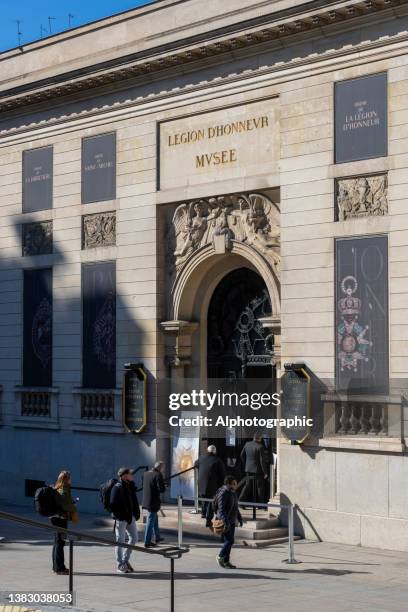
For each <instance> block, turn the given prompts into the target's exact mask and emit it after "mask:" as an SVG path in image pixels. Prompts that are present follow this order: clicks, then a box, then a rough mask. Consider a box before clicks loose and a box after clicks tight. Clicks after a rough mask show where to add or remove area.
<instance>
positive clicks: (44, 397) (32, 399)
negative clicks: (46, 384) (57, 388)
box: [21, 391, 51, 417]
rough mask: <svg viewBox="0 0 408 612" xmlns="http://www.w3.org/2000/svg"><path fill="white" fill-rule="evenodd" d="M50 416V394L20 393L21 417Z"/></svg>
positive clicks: (46, 392)
mask: <svg viewBox="0 0 408 612" xmlns="http://www.w3.org/2000/svg"><path fill="white" fill-rule="evenodd" d="M50 415H51V393H49V392H48V391H23V392H22V393H21V416H26V417H49V416H50Z"/></svg>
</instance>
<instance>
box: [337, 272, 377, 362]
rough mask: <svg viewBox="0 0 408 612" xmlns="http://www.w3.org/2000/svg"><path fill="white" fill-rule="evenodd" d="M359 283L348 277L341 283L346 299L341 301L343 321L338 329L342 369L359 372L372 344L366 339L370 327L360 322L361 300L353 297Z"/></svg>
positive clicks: (339, 356) (340, 308) (339, 355)
mask: <svg viewBox="0 0 408 612" xmlns="http://www.w3.org/2000/svg"><path fill="white" fill-rule="evenodd" d="M357 288H358V283H357V280H356V279H355V278H354V276H346V277H345V278H343V280H342V282H341V290H342V291H343V293H344V294H345V296H346V297H343V298H341V299H340V300H339V310H340V313H341V317H342V320H341V322H340V323H339V325H338V327H337V343H338V347H339V352H338V359H339V361H340V369H341V371H344V370H345V369H348V370H353V371H354V372H357V367H358V364H359V362H360V361H368V356H367V353H368V351H369V349H370V347H371V346H372V342H370V341H369V340H367V339H366V338H365V335H366V334H367V332H368V330H369V326H368V325H365V326H362V325H360V323H359V322H358V319H359V316H360V312H361V300H360V299H359V298H357V297H353V295H354V293H355V292H356V291H357Z"/></svg>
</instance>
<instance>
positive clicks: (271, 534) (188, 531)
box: [159, 506, 300, 548]
mask: <svg viewBox="0 0 408 612" xmlns="http://www.w3.org/2000/svg"><path fill="white" fill-rule="evenodd" d="M190 510H191V509H189V508H188V507H184V510H183V534H185V535H186V536H190V537H191V536H193V535H195V536H199V537H204V538H205V539H209V540H212V541H214V538H218V536H214V534H213V533H212V532H211V530H210V529H209V528H208V527H206V526H205V520H204V519H202V518H201V515H200V514H192V513H191V512H190ZM163 511H164V514H165V516H164V517H163V516H161V517H160V518H159V520H160V527H161V528H163V529H166V530H169V531H173V530H174V531H175V532H177V525H178V522H177V507H176V506H164V507H163ZM241 514H242V518H243V521H244V525H243V527H237V528H236V530H235V541H236V542H237V544H242V545H244V546H248V547H251V548H259V547H265V546H271V545H273V544H282V543H284V542H287V541H288V529H287V527H284V526H282V525H281V524H280V521H279V518H277V517H276V516H269V517H267V516H266V512H262V511H257V518H256V520H253V518H252V510H241ZM262 515H264V516H262ZM295 539H296V540H299V539H300V536H295Z"/></svg>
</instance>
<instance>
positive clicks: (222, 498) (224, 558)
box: [214, 476, 243, 569]
mask: <svg viewBox="0 0 408 612" xmlns="http://www.w3.org/2000/svg"><path fill="white" fill-rule="evenodd" d="M236 489H237V481H236V480H235V478H234V476H227V477H226V478H225V480H224V485H223V486H222V487H221V488H220V489H218V491H217V493H216V494H215V499H214V511H215V515H216V517H217V519H220V520H222V521H223V522H224V532H223V534H222V536H221V540H222V542H223V546H222V548H221V550H220V553H219V555H217V557H216V558H217V562H218V565H219V566H220V567H225V568H227V569H236V566H235V565H232V563H231V562H230V555H231V548H232V546H233V544H234V536H235V527H236V524H237V523H239V525H240V527H242V524H243V523H242V517H241V513H240V511H239V508H238V498H237V494H236Z"/></svg>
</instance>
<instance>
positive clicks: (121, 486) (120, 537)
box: [110, 467, 140, 574]
mask: <svg viewBox="0 0 408 612" xmlns="http://www.w3.org/2000/svg"><path fill="white" fill-rule="evenodd" d="M118 476H119V482H117V483H116V484H115V485H114V486H113V487H112V490H111V495H110V507H111V510H112V514H113V518H114V519H115V537H116V542H118V543H119V542H126V535H127V536H128V541H127V543H128V544H136V543H137V524H136V521H137V520H139V518H140V508H139V502H138V499H137V494H136V485H135V483H134V482H133V470H131V469H130V468H128V467H121V468H120V469H119V470H118ZM115 552H116V563H117V567H118V572H119V573H120V574H128V573H130V572H133V571H134V570H133V567H132V566H131V565H130V563H129V559H130V555H131V553H132V550H131V549H130V548H124V547H123V546H117V547H116V548H115Z"/></svg>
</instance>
